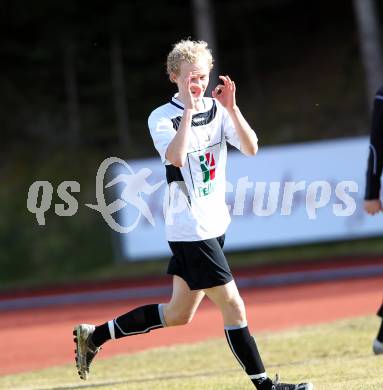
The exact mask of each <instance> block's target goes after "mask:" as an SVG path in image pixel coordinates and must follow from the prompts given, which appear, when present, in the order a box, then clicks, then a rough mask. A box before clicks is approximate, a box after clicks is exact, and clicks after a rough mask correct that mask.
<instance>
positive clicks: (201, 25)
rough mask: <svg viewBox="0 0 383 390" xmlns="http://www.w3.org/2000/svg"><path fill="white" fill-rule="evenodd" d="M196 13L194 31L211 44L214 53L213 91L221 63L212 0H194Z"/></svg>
mask: <svg viewBox="0 0 383 390" xmlns="http://www.w3.org/2000/svg"><path fill="white" fill-rule="evenodd" d="M192 7H193V14H194V31H195V35H196V37H197V39H200V40H204V41H206V42H207V43H208V44H209V47H210V49H211V50H212V52H213V55H214V68H213V70H212V72H211V75H210V80H211V83H210V88H209V91H211V90H212V89H213V88H214V87H215V84H216V83H217V81H218V75H219V63H218V60H217V58H218V55H217V41H216V37H215V25H214V16H213V10H212V5H211V0H192Z"/></svg>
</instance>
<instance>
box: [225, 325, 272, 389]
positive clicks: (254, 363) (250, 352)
mask: <svg viewBox="0 0 383 390" xmlns="http://www.w3.org/2000/svg"><path fill="white" fill-rule="evenodd" d="M225 335H226V339H227V342H228V343H229V346H230V349H231V351H232V352H233V354H234V356H235V357H236V358H237V360H238V362H239V364H240V365H241V366H242V368H243V369H244V370H245V372H246V374H247V375H248V376H249V378H250V379H251V381H252V382H253V384H254V386H255V387H256V388H257V390H271V386H272V382H271V380H270V378H268V377H267V375H266V372H265V367H264V365H263V362H262V359H261V356H260V355H259V352H258V348H257V345H256V343H255V340H254V338H253V337H252V336H251V334H250V332H249V328H248V327H247V325H244V326H230V327H229V326H227V327H225Z"/></svg>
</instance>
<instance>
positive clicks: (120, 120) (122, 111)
mask: <svg viewBox="0 0 383 390" xmlns="http://www.w3.org/2000/svg"><path fill="white" fill-rule="evenodd" d="M110 43H111V49H110V63H111V72H112V84H113V92H114V104H115V110H116V117H117V127H118V136H119V140H120V142H121V144H123V145H126V144H127V143H128V140H129V133H128V130H129V129H128V112H127V103H126V91H125V76H124V64H123V57H122V49H121V40H120V36H119V35H118V33H116V32H114V33H112V35H111V42H110Z"/></svg>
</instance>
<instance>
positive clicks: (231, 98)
mask: <svg viewBox="0 0 383 390" xmlns="http://www.w3.org/2000/svg"><path fill="white" fill-rule="evenodd" d="M219 78H220V79H221V80H222V81H223V84H219V85H217V86H216V87H215V88H214V90H213V91H212V96H213V98H214V99H217V100H218V101H219V102H220V103H221V104H222V105H223V106H224V107H225V108H226V109H227V110H233V109H234V108H235V107H236V105H237V104H236V101H235V91H236V88H235V83H234V81H232V80H231V79H230V77H229V76H227V75H226V76H219Z"/></svg>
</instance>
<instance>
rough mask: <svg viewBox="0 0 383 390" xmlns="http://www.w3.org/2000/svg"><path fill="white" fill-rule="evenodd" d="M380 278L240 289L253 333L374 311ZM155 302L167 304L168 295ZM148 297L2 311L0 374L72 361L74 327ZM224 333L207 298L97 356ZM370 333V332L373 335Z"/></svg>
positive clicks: (379, 296)
mask: <svg viewBox="0 0 383 390" xmlns="http://www.w3.org/2000/svg"><path fill="white" fill-rule="evenodd" d="M382 286H383V276H379V277H374V278H368V279H354V280H346V281H330V282H321V283H312V284H303V285H294V286H286V287H283V286H282V287H270V288H257V289H245V290H242V292H241V293H242V297H243V298H244V301H245V303H246V307H247V316H248V322H249V325H250V327H251V331H252V333H257V332H259V331H265V330H280V329H286V328H290V327H295V326H301V325H308V324H316V323H324V322H328V321H334V320H337V319H341V318H348V317H354V316H362V315H369V314H374V313H375V312H376V310H377V309H378V307H379V305H380V303H381V300H382ZM157 302H166V297H163V298H162V299H158V300H157ZM147 303H154V302H153V300H152V299H142V300H131V301H129V302H114V303H103V304H100V303H98V304H88V305H71V306H60V307H55V308H52V307H51V308H41V309H29V310H22V311H9V312H2V313H1V314H0V317H1V323H0V342H1V346H2V350H3V351H7V352H6V353H3V354H1V355H0V375H5V374H11V373H17V372H22V371H30V370H35V369H40V368H44V367H50V366H54V365H61V364H65V363H70V362H73V361H74V354H73V349H74V344H73V342H72V328H73V325H75V324H77V323H81V322H85V323H95V324H99V323H102V322H105V321H106V320H109V319H112V318H114V317H116V316H117V315H119V314H122V313H125V312H126V311H128V310H130V309H132V308H134V307H136V306H138V305H142V304H147ZM217 337H223V330H222V320H221V316H220V313H219V311H218V310H217V309H216V308H215V307H214V306H213V305H212V304H211V303H210V302H209V301H208V300H207V299H205V300H204V301H203V302H202V304H201V306H200V308H199V310H198V312H197V314H196V316H195V318H194V320H193V322H192V323H191V324H189V325H187V326H184V327H181V328H180V327H178V328H167V329H160V330H156V331H152V332H151V333H149V334H144V335H138V336H133V337H127V338H124V339H120V340H118V341H112V342H109V343H108V344H106V345H105V347H104V348H103V351H102V353H101V354H100V358H107V357H110V356H113V355H116V354H126V353H133V352H137V351H140V350H144V349H148V348H153V347H160V346H169V345H174V344H178V343H192V342H196V341H202V340H206V339H209V338H217ZM371 337H373V335H371Z"/></svg>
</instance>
